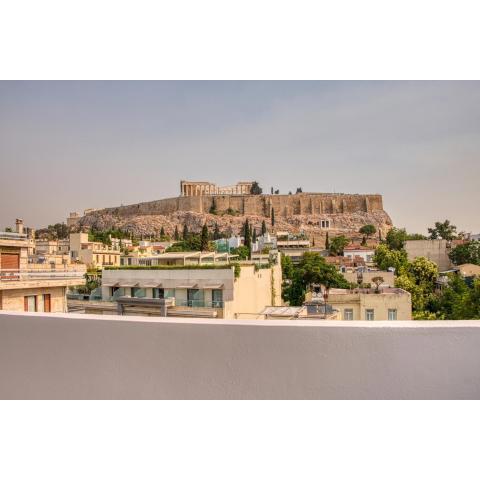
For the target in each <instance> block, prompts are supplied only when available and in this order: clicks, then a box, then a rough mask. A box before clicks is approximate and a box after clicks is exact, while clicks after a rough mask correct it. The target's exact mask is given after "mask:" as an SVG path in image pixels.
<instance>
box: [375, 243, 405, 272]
mask: <svg viewBox="0 0 480 480" xmlns="http://www.w3.org/2000/svg"><path fill="white" fill-rule="evenodd" d="M373 261H374V263H375V264H376V266H377V267H378V268H379V269H380V270H388V269H389V268H394V269H395V272H396V273H397V275H400V274H401V273H402V272H403V271H404V270H405V269H406V268H407V265H408V259H407V252H406V251H405V250H392V249H390V248H388V246H387V245H385V244H381V245H379V246H378V247H377V248H376V250H375V255H374V257H373Z"/></svg>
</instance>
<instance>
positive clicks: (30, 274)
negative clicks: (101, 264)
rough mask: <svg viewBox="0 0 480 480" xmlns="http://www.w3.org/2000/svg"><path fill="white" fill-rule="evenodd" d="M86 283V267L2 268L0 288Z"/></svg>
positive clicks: (0, 270)
mask: <svg viewBox="0 0 480 480" xmlns="http://www.w3.org/2000/svg"><path fill="white" fill-rule="evenodd" d="M84 284H85V269H84V268H83V269H82V268H79V269H78V270H76V269H72V268H68V269H67V268H65V269H64V268H59V269H51V268H50V269H40V268H33V269H20V270H12V269H0V288H1V289H2V290H11V289H18V288H30V287H31V288H34V287H39V286H43V287H57V286H58V287H60V286H64V287H70V286H71V287H73V286H78V285H84Z"/></svg>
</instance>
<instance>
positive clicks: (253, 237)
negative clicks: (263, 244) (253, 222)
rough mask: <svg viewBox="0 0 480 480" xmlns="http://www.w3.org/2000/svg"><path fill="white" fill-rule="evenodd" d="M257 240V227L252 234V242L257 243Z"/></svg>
mask: <svg viewBox="0 0 480 480" xmlns="http://www.w3.org/2000/svg"><path fill="white" fill-rule="evenodd" d="M256 241H257V229H256V228H254V229H253V234H252V243H255V242H256Z"/></svg>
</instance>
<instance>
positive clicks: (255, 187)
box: [250, 181, 262, 195]
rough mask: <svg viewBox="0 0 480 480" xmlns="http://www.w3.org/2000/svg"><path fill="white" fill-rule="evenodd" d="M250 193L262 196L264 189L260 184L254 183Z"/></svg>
mask: <svg viewBox="0 0 480 480" xmlns="http://www.w3.org/2000/svg"><path fill="white" fill-rule="evenodd" d="M250 193H251V194H252V195H261V194H262V188H261V187H260V185H259V184H258V182H256V181H255V182H253V183H252V187H251V188H250Z"/></svg>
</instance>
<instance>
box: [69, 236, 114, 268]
mask: <svg viewBox="0 0 480 480" xmlns="http://www.w3.org/2000/svg"><path fill="white" fill-rule="evenodd" d="M70 255H71V257H72V260H76V261H79V262H81V263H84V264H85V265H88V266H91V267H94V268H102V267H104V266H119V265H120V250H116V249H114V248H113V247H111V246H109V245H105V244H103V243H101V242H90V241H89V239H88V233H71V234H70Z"/></svg>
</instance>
